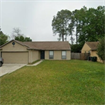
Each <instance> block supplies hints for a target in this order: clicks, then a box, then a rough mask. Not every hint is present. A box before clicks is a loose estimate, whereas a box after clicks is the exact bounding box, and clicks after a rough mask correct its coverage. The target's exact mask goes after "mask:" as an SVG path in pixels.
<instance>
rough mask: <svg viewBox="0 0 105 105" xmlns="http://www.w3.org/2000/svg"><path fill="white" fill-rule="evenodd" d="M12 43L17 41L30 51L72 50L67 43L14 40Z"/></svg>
mask: <svg viewBox="0 0 105 105" xmlns="http://www.w3.org/2000/svg"><path fill="white" fill-rule="evenodd" d="M12 41H15V42H17V43H19V44H21V45H23V46H26V47H28V49H34V50H71V48H70V44H69V42H67V41H65V42H61V41H39V42H38V41H37V42H20V41H17V40H12ZM12 41H10V42H12ZM10 42H8V43H10ZM8 43H6V44H8ZM6 44H4V45H2V46H0V48H2V47H3V46H5V45H6Z"/></svg>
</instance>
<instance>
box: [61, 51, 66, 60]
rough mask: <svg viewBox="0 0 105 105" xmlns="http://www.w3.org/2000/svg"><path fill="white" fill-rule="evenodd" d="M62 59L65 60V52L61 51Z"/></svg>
mask: <svg viewBox="0 0 105 105" xmlns="http://www.w3.org/2000/svg"><path fill="white" fill-rule="evenodd" d="M62 59H66V51H62Z"/></svg>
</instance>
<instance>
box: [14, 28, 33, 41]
mask: <svg viewBox="0 0 105 105" xmlns="http://www.w3.org/2000/svg"><path fill="white" fill-rule="evenodd" d="M12 37H13V38H14V39H15V40H18V41H22V42H25V41H26V42H31V41H32V39H30V37H25V36H24V35H23V34H21V30H20V29H19V28H14V29H13V33H12Z"/></svg>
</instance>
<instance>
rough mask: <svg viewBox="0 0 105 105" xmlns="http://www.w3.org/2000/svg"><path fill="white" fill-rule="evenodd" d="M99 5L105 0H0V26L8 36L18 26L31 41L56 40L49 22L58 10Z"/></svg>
mask: <svg viewBox="0 0 105 105" xmlns="http://www.w3.org/2000/svg"><path fill="white" fill-rule="evenodd" d="M100 5H101V6H104V5H105V0H0V27H1V30H2V31H3V32H4V33H5V34H7V35H9V36H11V35H12V32H13V28H19V29H20V30H21V33H23V34H24V35H25V36H27V37H30V38H31V39H32V40H33V41H57V38H58V36H53V31H52V26H51V23H52V19H53V16H54V15H56V14H57V12H58V11H60V10H62V9H68V10H70V11H73V10H75V9H80V8H82V7H83V6H86V7H87V8H91V7H93V8H97V6H100ZM68 41H69V38H68Z"/></svg>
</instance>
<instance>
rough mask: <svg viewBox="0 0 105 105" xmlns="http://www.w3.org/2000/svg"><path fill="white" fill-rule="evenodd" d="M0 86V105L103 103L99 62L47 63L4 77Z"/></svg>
mask: <svg viewBox="0 0 105 105" xmlns="http://www.w3.org/2000/svg"><path fill="white" fill-rule="evenodd" d="M30 71H31V72H30ZM0 83H1V84H0V105H7V104H8V105H9V104H11V105H16V104H17V105H48V104H51V105H58V104H60V105H70V104H71V105H72V104H73V105H81V104H82V105H89V104H90V105H95V104H97V105H104V104H105V99H104V98H105V97H104V96H105V94H104V92H105V91H104V90H105V89H104V88H105V87H104V85H105V80H104V65H103V64H101V63H93V62H87V61H81V60H71V61H66V60H65V61H64V60H63V61H49V60H48V61H43V62H42V63H41V64H39V65H37V66H34V67H33V66H30V67H29V66H25V67H23V68H21V69H19V70H17V71H15V72H13V73H11V74H7V75H5V76H3V77H1V78H0Z"/></svg>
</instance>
